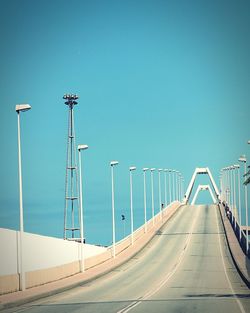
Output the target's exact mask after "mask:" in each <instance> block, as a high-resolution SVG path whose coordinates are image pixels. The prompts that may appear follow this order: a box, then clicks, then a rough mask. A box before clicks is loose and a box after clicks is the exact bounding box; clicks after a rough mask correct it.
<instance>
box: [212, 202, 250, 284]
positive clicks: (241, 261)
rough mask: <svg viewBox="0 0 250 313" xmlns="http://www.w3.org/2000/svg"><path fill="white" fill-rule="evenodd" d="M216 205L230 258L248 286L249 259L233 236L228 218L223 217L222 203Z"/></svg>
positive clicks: (249, 277) (249, 280)
mask: <svg viewBox="0 0 250 313" xmlns="http://www.w3.org/2000/svg"><path fill="white" fill-rule="evenodd" d="M218 207H219V212H220V216H221V221H222V225H223V228H224V231H225V235H226V240H227V245H228V248H229V251H230V254H231V256H232V260H233V262H234V265H235V267H236V269H237V271H238V272H239V274H240V276H241V278H242V280H243V281H244V282H245V284H246V285H247V287H248V288H250V276H249V273H250V260H249V259H248V258H247V256H246V255H245V254H244V252H243V251H242V249H241V246H240V244H239V242H238V239H237V238H236V236H235V233H234V230H233V229H232V225H231V224H230V222H229V220H228V219H227V218H223V207H222V205H218Z"/></svg>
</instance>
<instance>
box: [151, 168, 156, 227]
mask: <svg viewBox="0 0 250 313" xmlns="http://www.w3.org/2000/svg"><path fill="white" fill-rule="evenodd" d="M154 171H155V168H154V167H153V168H151V169H150V174H151V175H150V176H151V199H152V219H153V226H154V224H155V204H154V177H153V172H154Z"/></svg>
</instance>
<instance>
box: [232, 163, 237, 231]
mask: <svg viewBox="0 0 250 313" xmlns="http://www.w3.org/2000/svg"><path fill="white" fill-rule="evenodd" d="M235 170H236V167H234V168H233V178H234V184H233V186H234V231H236V215H237V211H236V179H235Z"/></svg>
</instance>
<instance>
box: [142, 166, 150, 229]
mask: <svg viewBox="0 0 250 313" xmlns="http://www.w3.org/2000/svg"><path fill="white" fill-rule="evenodd" d="M148 170H149V168H148V167H144V168H143V189H144V231H145V233H146V232H147V188H146V172H147V171H148Z"/></svg>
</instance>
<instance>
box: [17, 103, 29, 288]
mask: <svg viewBox="0 0 250 313" xmlns="http://www.w3.org/2000/svg"><path fill="white" fill-rule="evenodd" d="M30 109H31V106H30V105H29V104H17V105H16V112H17V131H18V174H19V175H18V176H19V208H20V209H19V210H20V213H19V215H20V249H19V250H20V251H19V253H20V290H22V291H24V290H25V288H26V287H25V273H24V267H23V231H24V229H23V186H22V161H21V131H20V112H26V111H28V110H30Z"/></svg>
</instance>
